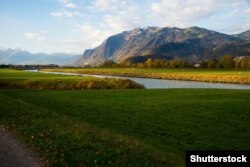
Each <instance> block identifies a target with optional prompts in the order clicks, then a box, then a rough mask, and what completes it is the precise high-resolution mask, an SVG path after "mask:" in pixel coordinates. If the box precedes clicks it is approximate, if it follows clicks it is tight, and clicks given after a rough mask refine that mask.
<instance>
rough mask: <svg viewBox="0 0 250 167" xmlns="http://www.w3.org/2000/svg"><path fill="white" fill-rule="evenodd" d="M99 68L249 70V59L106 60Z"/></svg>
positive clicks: (228, 56) (242, 57) (231, 57)
mask: <svg viewBox="0 0 250 167" xmlns="http://www.w3.org/2000/svg"><path fill="white" fill-rule="evenodd" d="M100 67H106V68H115V67H126V68H129V67H134V68H214V69H215V68H224V69H231V68H236V69H239V68H250V57H246V56H241V57H233V56H231V55H230V54H225V55H224V56H222V57H221V58H220V59H215V58H214V59H209V60H204V61H202V62H201V63H200V64H191V63H189V62H188V61H187V60H184V59H182V58H179V57H178V58H174V59H173V60H165V59H151V58H148V59H147V60H146V61H144V62H139V63H133V62H131V61H129V60H125V61H123V62H121V63H115V62H114V61H112V60H107V61H105V62H104V63H103V64H101V65H100Z"/></svg>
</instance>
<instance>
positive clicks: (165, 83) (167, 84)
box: [27, 70, 250, 89]
mask: <svg viewBox="0 0 250 167" xmlns="http://www.w3.org/2000/svg"><path fill="white" fill-rule="evenodd" d="M27 71H31V72H38V71H37V70H27ZM40 72H42V73H48V74H62V75H75V76H93V77H98V78H126V79H130V80H133V81H135V82H137V83H140V84H142V85H144V86H145V87H146V88H148V89H160V88H216V89H250V85H243V84H228V83H208V82H197V81H178V80H166V79H150V78H136V77H120V76H107V75H90V74H76V73H63V72H43V71H40Z"/></svg>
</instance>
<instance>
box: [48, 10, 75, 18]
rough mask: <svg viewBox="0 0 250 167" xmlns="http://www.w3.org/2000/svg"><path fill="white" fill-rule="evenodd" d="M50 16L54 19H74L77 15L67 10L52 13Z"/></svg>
mask: <svg viewBox="0 0 250 167" xmlns="http://www.w3.org/2000/svg"><path fill="white" fill-rule="evenodd" d="M50 15H51V16H53V17H68V18H71V17H74V16H75V15H76V14H75V13H73V12H69V11H67V10H61V11H56V12H50Z"/></svg>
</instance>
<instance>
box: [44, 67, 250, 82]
mask: <svg viewBox="0 0 250 167" xmlns="http://www.w3.org/2000/svg"><path fill="white" fill-rule="evenodd" d="M43 70H44V71H54V72H71V73H81V74H103V75H116V76H129V77H143V78H157V79H172V80H186V81H203V82H221V83H239V84H250V71H249V70H241V71H239V70H220V69H216V70H210V69H161V68H159V69H149V68H78V69H75V68H73V69H67V68H59V69H43Z"/></svg>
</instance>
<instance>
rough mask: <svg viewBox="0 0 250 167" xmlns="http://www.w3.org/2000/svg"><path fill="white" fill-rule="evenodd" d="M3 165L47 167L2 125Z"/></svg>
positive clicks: (0, 162) (0, 159) (0, 155)
mask: <svg viewBox="0 0 250 167" xmlns="http://www.w3.org/2000/svg"><path fill="white" fill-rule="evenodd" d="M0 166H1V167H45V166H46V165H44V163H43V162H42V161H41V160H40V159H39V158H38V156H37V155H36V154H35V153H34V152H32V151H31V150H30V149H28V148H27V146H26V145H25V144H23V143H21V142H20V141H18V140H17V139H15V138H14V136H13V135H12V134H11V133H10V132H8V131H6V130H3V129H1V127H0Z"/></svg>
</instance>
